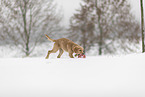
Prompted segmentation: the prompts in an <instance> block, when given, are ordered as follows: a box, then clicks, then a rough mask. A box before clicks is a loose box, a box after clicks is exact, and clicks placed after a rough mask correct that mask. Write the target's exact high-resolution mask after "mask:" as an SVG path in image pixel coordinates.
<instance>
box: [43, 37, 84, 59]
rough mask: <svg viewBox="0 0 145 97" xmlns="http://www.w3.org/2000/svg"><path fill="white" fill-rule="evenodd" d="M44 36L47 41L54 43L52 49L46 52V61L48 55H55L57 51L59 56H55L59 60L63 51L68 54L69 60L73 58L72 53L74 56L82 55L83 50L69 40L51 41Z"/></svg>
mask: <svg viewBox="0 0 145 97" xmlns="http://www.w3.org/2000/svg"><path fill="white" fill-rule="evenodd" d="M45 36H46V37H47V38H48V40H50V41H52V42H55V43H54V46H53V49H52V50H49V51H48V54H47V56H46V59H48V58H49V55H50V54H51V53H56V52H57V51H58V50H59V55H58V56H57V58H60V57H61V55H62V54H63V52H64V51H66V52H68V53H69V56H70V58H74V57H73V53H76V54H82V53H83V48H82V47H81V46H79V45H78V44H76V43H74V42H73V41H71V40H69V39H66V38H61V39H57V40H54V39H51V38H50V37H49V36H48V35H45Z"/></svg>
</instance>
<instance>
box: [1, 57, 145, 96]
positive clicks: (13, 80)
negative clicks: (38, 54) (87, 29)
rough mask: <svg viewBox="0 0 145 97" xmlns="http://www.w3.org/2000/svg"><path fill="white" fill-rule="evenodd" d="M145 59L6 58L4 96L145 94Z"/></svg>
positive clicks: (2, 73) (3, 82) (3, 69)
mask: <svg viewBox="0 0 145 97" xmlns="http://www.w3.org/2000/svg"><path fill="white" fill-rule="evenodd" d="M144 58H145V54H134V55H127V56H117V57H107V56H103V57H87V58H86V59H77V58H75V59H68V58H62V59H48V60H45V59H43V58H9V59H8V58H3V59H0V97H145V77H144V75H145V62H144Z"/></svg>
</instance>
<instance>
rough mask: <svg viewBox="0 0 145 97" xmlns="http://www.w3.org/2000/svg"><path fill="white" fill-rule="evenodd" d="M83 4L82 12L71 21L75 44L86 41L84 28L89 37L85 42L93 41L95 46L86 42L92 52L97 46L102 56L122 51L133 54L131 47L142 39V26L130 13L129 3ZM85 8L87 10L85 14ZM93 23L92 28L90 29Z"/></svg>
mask: <svg viewBox="0 0 145 97" xmlns="http://www.w3.org/2000/svg"><path fill="white" fill-rule="evenodd" d="M83 1H84V2H83V3H82V4H81V9H80V10H78V13H77V14H74V16H73V17H72V19H71V21H70V35H71V36H72V38H73V40H76V41H79V42H81V41H84V40H85V39H83V38H84V36H82V35H83V33H84V31H81V27H84V28H85V33H86V34H85V35H86V36H85V37H87V39H86V40H85V41H91V43H89V42H88V45H89V46H88V45H87V42H84V43H86V44H85V45H87V46H86V47H89V48H90V47H91V46H93V44H97V47H96V49H98V54H99V55H102V54H108V53H109V54H110V53H115V51H117V50H118V48H119V47H120V48H122V49H123V50H124V51H131V50H132V49H131V48H130V46H129V45H128V44H130V43H134V44H136V43H137V42H138V41H139V39H140V38H139V34H138V32H139V24H138V23H137V22H136V21H135V18H134V16H133V15H132V14H131V13H130V8H131V7H130V4H129V3H128V2H127V0H83ZM83 8H85V9H86V10H85V11H84V12H83V10H82V9H83ZM83 13H86V14H87V15H86V14H83ZM74 21H75V22H74ZM90 22H91V25H92V26H91V28H90V27H89V26H88V25H86V24H87V23H88V24H89V23H90ZM88 28H90V29H91V30H90V29H88ZM91 32H92V34H91ZM89 35H90V36H89ZM80 44H83V42H81V43H80ZM118 46H119V47H118ZM87 50H88V49H87Z"/></svg>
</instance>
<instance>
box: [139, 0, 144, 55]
mask: <svg viewBox="0 0 145 97" xmlns="http://www.w3.org/2000/svg"><path fill="white" fill-rule="evenodd" d="M140 6H141V32H142V53H144V51H145V49H144V12H143V0H140Z"/></svg>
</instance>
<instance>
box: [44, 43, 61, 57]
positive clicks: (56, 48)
mask: <svg viewBox="0 0 145 97" xmlns="http://www.w3.org/2000/svg"><path fill="white" fill-rule="evenodd" d="M58 48H59V47H58V45H57V44H56V43H55V44H54V46H53V49H52V50H49V51H48V53H47V56H46V57H45V59H48V58H49V55H50V54H51V53H56V52H57V51H58Z"/></svg>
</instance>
